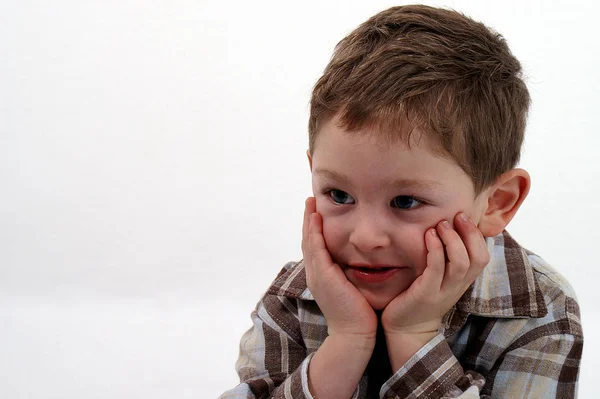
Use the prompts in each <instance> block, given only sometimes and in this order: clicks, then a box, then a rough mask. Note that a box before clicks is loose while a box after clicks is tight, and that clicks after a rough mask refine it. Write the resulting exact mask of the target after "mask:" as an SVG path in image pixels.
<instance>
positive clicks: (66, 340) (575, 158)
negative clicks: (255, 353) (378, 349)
mask: <svg viewBox="0 0 600 399" xmlns="http://www.w3.org/2000/svg"><path fill="white" fill-rule="evenodd" d="M395 4H399V3H397V2H396V3H392V2H388V1H364V0H362V1H344V2H336V1H328V0H321V1H304V2H301V3H300V2H295V3H289V2H276V1H271V2H267V1H250V2H247V1H234V2H231V1H230V2H225V1H211V2H209V1H203V0H200V1H197V0H196V1H183V0H174V1H157V0H156V1H141V0H137V1H134V0H125V1H123V0H119V1H116V0H115V1H90V0H77V1H54V2H45V1H30V0H23V1H18V2H17V1H12V2H9V1H5V2H2V4H1V5H0V57H1V58H0V59H1V62H0V342H2V344H0V397H2V398H11V399H21V398H82V397H84V398H130V397H138V398H141V397H144V398H165V397H169V398H211V397H216V396H218V395H219V394H220V393H221V392H222V391H224V390H226V389H228V388H230V387H233V386H234V385H235V384H236V383H237V377H236V374H235V372H234V362H235V359H236V357H237V352H238V342H239V339H240V337H241V334H242V333H243V332H244V331H245V330H246V329H247V328H248V327H249V326H250V318H249V314H250V311H251V310H252V309H253V307H254V305H255V304H256V302H257V301H258V300H259V299H260V296H261V293H262V292H263V291H264V290H265V289H266V288H267V286H268V284H269V283H270V281H271V280H272V279H273V278H274V276H275V274H276V273H277V271H278V270H279V269H280V267H281V266H282V265H283V264H284V263H285V262H286V261H288V260H297V259H299V258H300V257H301V251H300V245H299V244H300V229H301V218H302V210H303V202H304V199H305V198H306V197H307V196H308V195H310V194H311V191H310V175H309V171H308V165H307V162H306V158H305V150H306V147H307V134H306V131H307V128H306V126H307V115H308V101H309V96H310V92H311V88H312V85H313V84H314V83H315V82H316V80H317V78H318V77H319V74H320V73H321V71H322V70H323V68H324V67H325V65H326V63H327V61H328V60H329V57H330V55H331V52H332V50H333V47H334V45H335V44H336V43H337V42H338V41H339V40H340V39H341V38H342V37H343V36H344V35H345V34H347V33H349V32H350V31H351V30H352V29H353V28H354V27H356V26H357V25H358V24H359V23H361V22H362V21H364V20H365V19H367V18H368V17H370V16H371V15H372V14H374V13H376V12H378V11H380V10H382V9H385V8H387V7H388V6H391V5H395ZM431 4H439V5H446V6H449V7H454V8H456V9H458V10H460V11H462V12H464V13H466V14H468V15H470V16H472V17H473V18H475V19H478V20H482V21H484V22H485V23H486V24H488V25H489V26H491V27H493V28H495V29H496V30H498V31H499V32H501V33H502V34H503V35H504V36H505V37H506V38H507V40H508V42H509V44H510V46H511V48H512V50H513V52H514V53H515V54H516V56H517V57H518V58H519V59H520V60H521V61H522V63H523V65H524V67H525V71H526V75H527V77H528V78H527V82H528V85H529V87H530V91H531V94H532V97H533V108H532V111H531V117H530V123H529V127H528V136H527V140H526V145H525V149H524V154H523V159H522V163H521V166H522V167H524V168H526V169H528V170H529V172H530V173H531V176H532V178H533V186H532V191H531V194H530V196H529V198H528V200H527V201H526V203H525V204H524V206H523V207H522V209H521V211H520V212H519V214H518V216H517V218H516V219H515V221H514V222H513V223H511V225H510V227H509V230H510V231H511V233H512V234H513V236H514V237H515V238H516V239H517V240H518V241H519V242H520V243H521V244H523V245H524V246H526V247H528V248H530V249H531V250H533V251H535V252H537V253H538V254H540V255H542V256H543V257H544V258H545V259H546V260H547V261H549V262H550V263H552V264H553V265H555V267H556V268H557V269H558V270H559V271H561V272H562V273H563V274H565V275H566V276H567V278H568V279H569V280H570V281H571V283H572V285H573V286H574V287H575V289H576V291H577V293H578V296H579V299H580V304H581V310H582V316H583V323H584V329H585V332H586V344H585V347H584V359H583V365H582V370H581V378H580V385H581V388H580V397H582V398H591V397H596V396H597V395H595V394H594V393H595V391H593V390H592V389H593V386H597V384H595V383H594V377H595V374H596V373H597V370H598V369H600V360H599V359H598V357H597V355H598V354H599V353H600V344H599V343H598V339H597V337H598V329H599V328H600V323H599V322H598V320H599V319H600V311H599V310H598V306H597V304H598V303H599V301H600V293H599V292H600V289H599V288H598V287H599V284H598V281H599V280H600V270H599V269H600V267H599V266H600V265H599V262H598V256H597V255H596V251H597V245H599V239H600V234H599V233H598V224H599V223H600V217H599V216H598V214H599V211H600V206H599V205H598V201H597V196H598V194H599V193H600V183H598V172H599V171H600V167H599V162H598V160H597V153H598V148H599V145H600V139H599V132H600V118H599V116H598V113H599V111H598V109H599V108H600V98H599V96H600V95H599V92H598V86H599V84H600V67H599V65H600V46H598V42H597V40H598V39H599V37H598V31H597V28H598V26H597V25H598V21H597V15H598V11H599V9H598V6H596V5H594V3H593V2H592V1H589V2H581V1H580V2H573V1H568V2H567V1H563V2H551V1H536V2H521V1H518V2H517V1H507V0H503V1H494V2H487V1H486V2H483V1H446V2H436V3H433V2H432V3H431Z"/></svg>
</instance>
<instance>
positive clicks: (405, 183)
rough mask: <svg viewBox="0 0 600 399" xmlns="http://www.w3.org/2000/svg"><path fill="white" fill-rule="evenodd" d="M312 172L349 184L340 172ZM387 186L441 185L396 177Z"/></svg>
mask: <svg viewBox="0 0 600 399" xmlns="http://www.w3.org/2000/svg"><path fill="white" fill-rule="evenodd" d="M313 173H314V174H317V175H321V176H324V177H326V178H328V179H331V180H335V181H337V182H340V183H343V184H345V185H348V186H349V185H350V179H349V178H348V177H347V176H346V175H343V174H341V173H338V172H334V171H333V170H329V169H321V168H320V169H315V170H314V171H313ZM386 186H388V187H395V188H417V189H436V188H440V187H441V186H442V184H441V183H439V182H436V181H433V180H416V179H396V180H392V181H389V182H387V183H386Z"/></svg>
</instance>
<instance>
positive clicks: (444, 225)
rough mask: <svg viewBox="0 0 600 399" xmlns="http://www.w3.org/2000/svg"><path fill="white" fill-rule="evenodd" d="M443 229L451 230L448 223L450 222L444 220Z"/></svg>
mask: <svg viewBox="0 0 600 399" xmlns="http://www.w3.org/2000/svg"><path fill="white" fill-rule="evenodd" d="M442 227H443V228H445V229H449V228H450V223H448V221H447V220H444V221H443V222H442Z"/></svg>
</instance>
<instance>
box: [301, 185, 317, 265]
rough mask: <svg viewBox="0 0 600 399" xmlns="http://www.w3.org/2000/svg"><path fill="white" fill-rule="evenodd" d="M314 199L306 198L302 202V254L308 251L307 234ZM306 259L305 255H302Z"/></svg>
mask: <svg viewBox="0 0 600 399" xmlns="http://www.w3.org/2000/svg"><path fill="white" fill-rule="evenodd" d="M314 202H315V199H314V197H308V198H307V199H306V201H304V221H303V222H302V252H303V253H304V252H305V251H306V252H307V251H308V247H307V245H308V232H309V228H310V215H311V214H312V213H314V212H315V203H314ZM304 256H305V257H306V256H307V254H304Z"/></svg>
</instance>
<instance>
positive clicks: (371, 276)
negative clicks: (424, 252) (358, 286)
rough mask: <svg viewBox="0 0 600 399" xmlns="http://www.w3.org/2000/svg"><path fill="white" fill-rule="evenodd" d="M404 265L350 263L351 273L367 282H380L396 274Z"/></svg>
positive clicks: (349, 269)
mask: <svg viewBox="0 0 600 399" xmlns="http://www.w3.org/2000/svg"><path fill="white" fill-rule="evenodd" d="M400 269H402V266H396V265H384V264H375V265H368V264H351V265H348V272H349V274H350V275H351V276H352V277H353V278H354V279H356V280H360V281H362V282H366V283H380V282H383V281H385V280H387V279H389V278H390V277H392V276H393V275H394V274H396V273H397V272H398V271H399V270H400Z"/></svg>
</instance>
